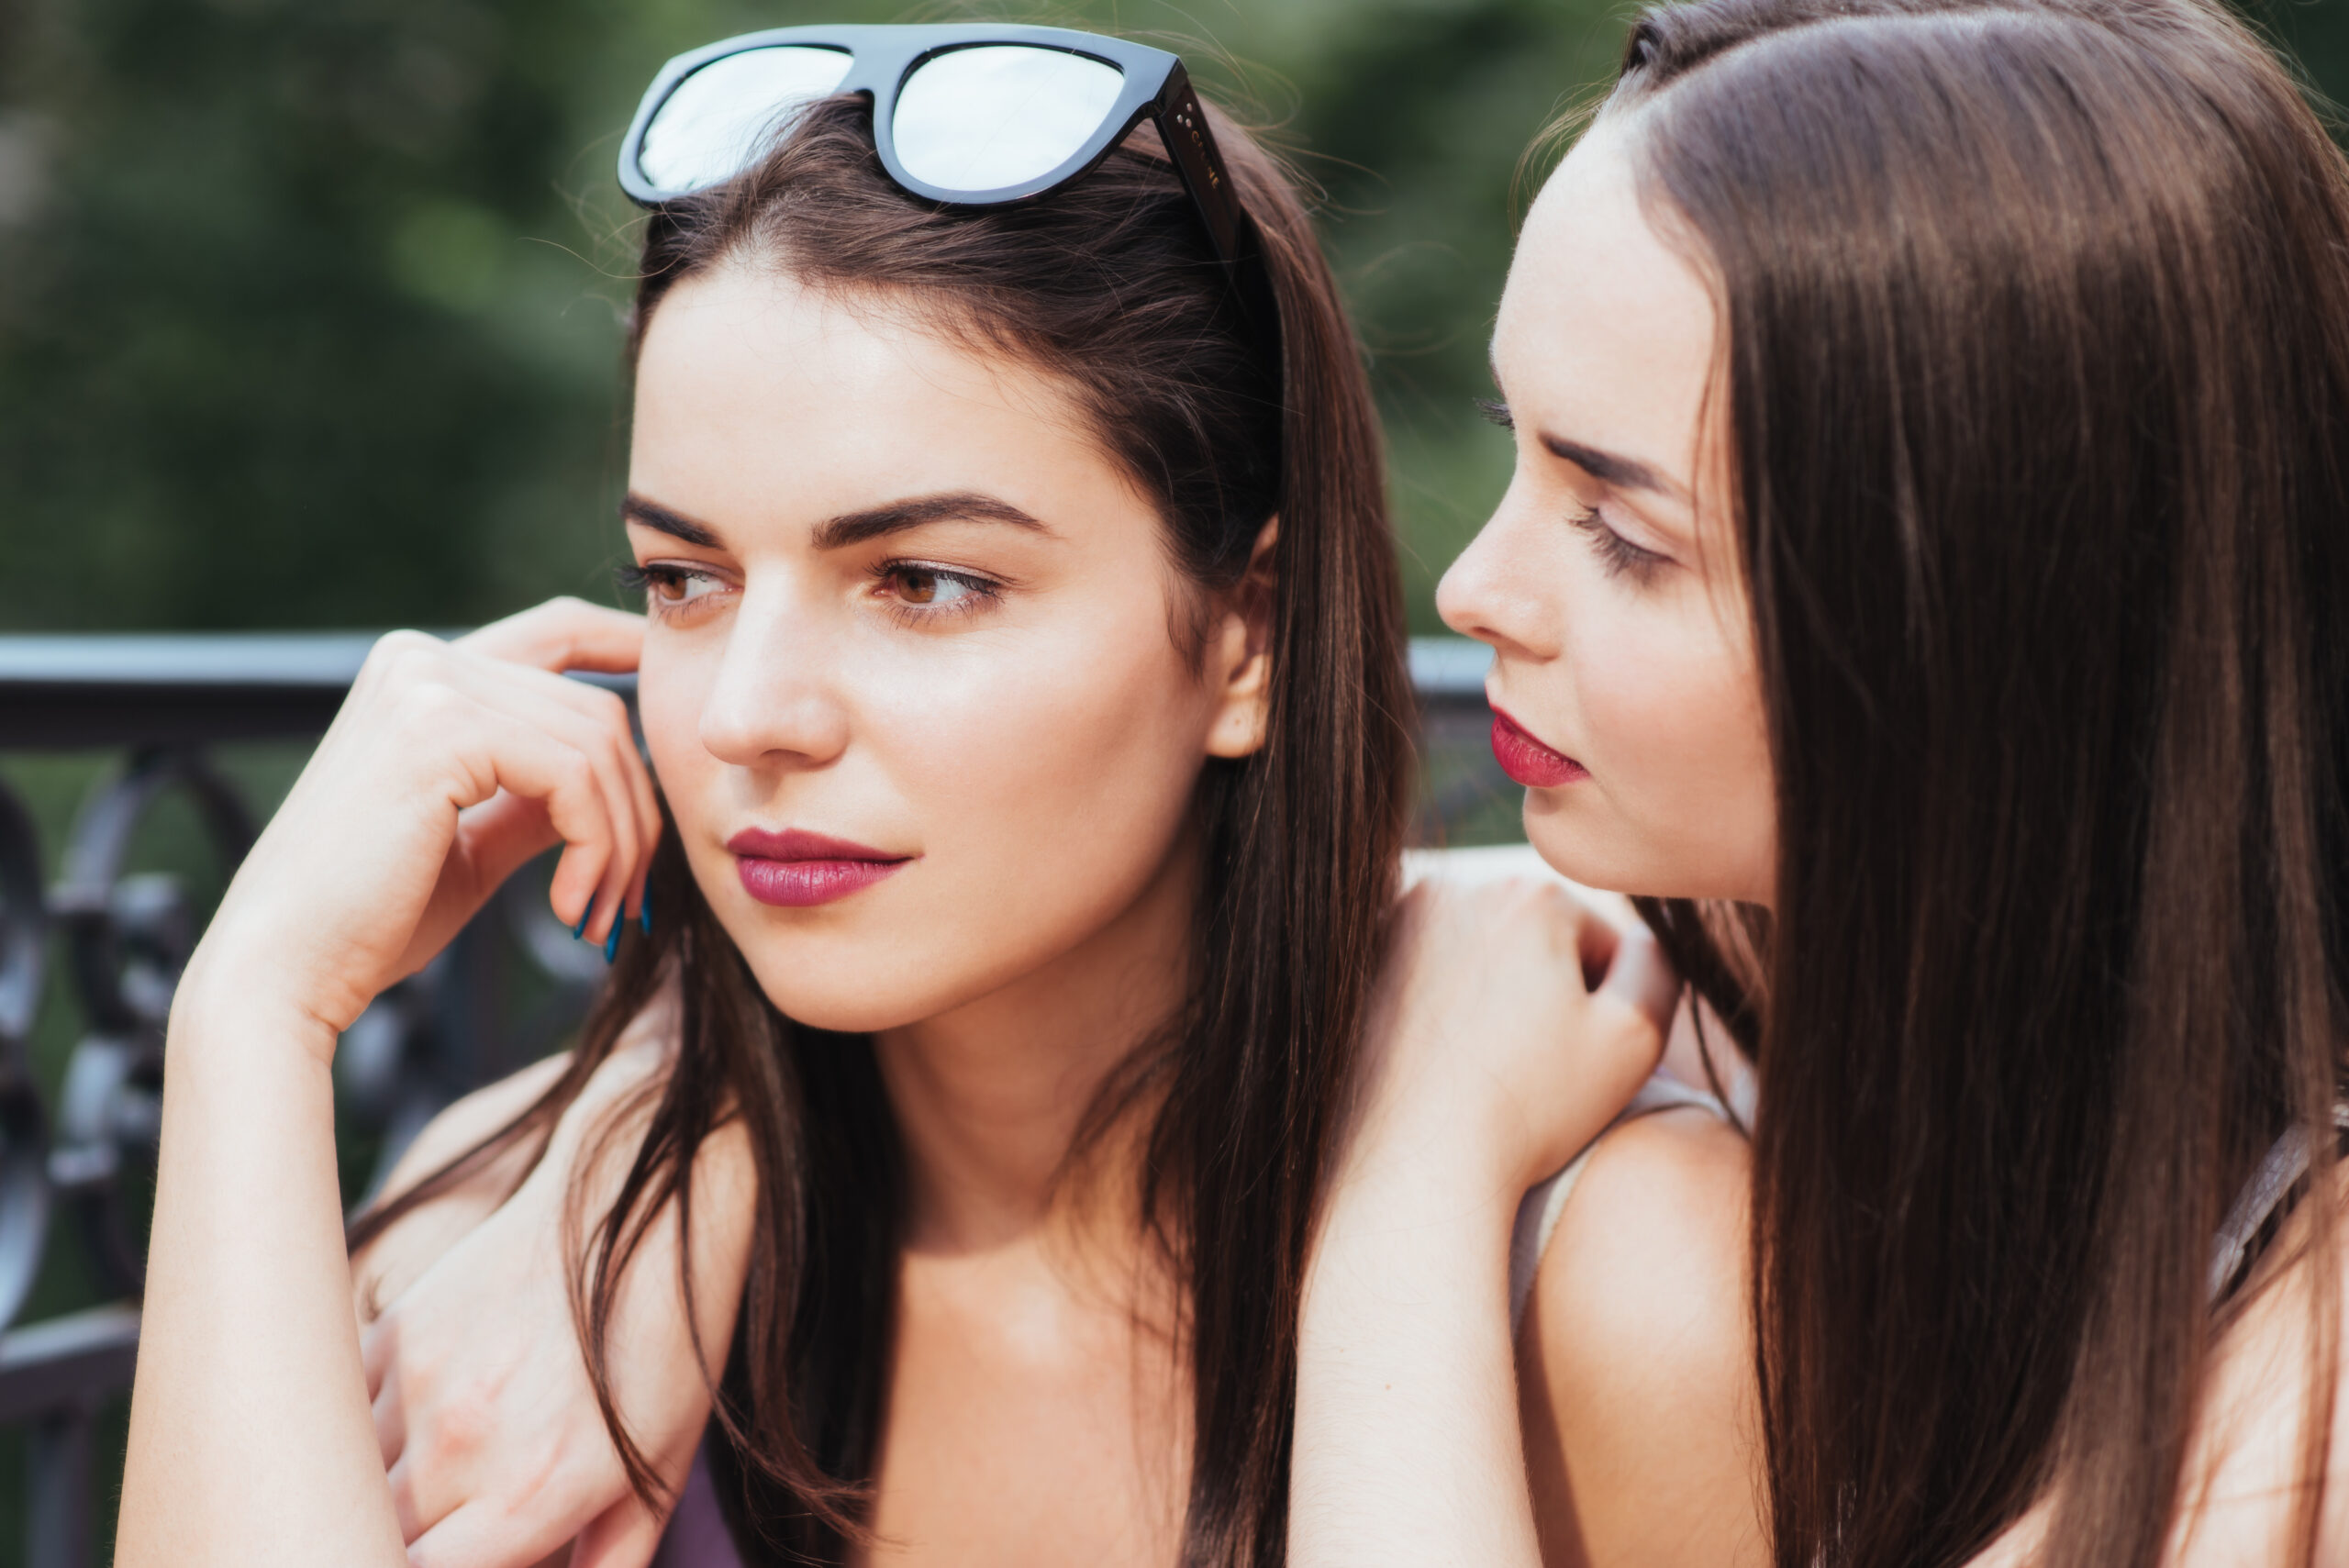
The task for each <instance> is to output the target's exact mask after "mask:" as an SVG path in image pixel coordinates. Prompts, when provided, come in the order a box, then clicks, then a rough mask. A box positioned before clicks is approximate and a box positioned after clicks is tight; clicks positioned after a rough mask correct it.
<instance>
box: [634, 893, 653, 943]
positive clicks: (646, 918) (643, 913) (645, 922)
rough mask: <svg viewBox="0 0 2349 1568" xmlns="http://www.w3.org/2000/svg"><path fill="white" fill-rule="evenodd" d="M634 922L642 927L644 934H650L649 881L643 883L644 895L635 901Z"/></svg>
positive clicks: (650, 894)
mask: <svg viewBox="0 0 2349 1568" xmlns="http://www.w3.org/2000/svg"><path fill="white" fill-rule="evenodd" d="M636 923H637V924H638V925H640V926H641V927H643V928H644V934H645V935H646V936H648V937H649V936H651V934H652V884H651V883H649V882H648V883H646V884H644V896H643V897H642V898H640V899H638V900H637V903H636Z"/></svg>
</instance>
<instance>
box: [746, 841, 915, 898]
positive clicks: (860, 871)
mask: <svg viewBox="0 0 2349 1568" xmlns="http://www.w3.org/2000/svg"><path fill="white" fill-rule="evenodd" d="M726 847H727V848H728V849H729V850H731V851H734V855H735V861H734V866H735V871H736V873H737V874H739V875H740V877H741V879H742V891H743V892H745V893H747V894H749V895H751V897H753V898H755V899H757V900H758V901H759V902H760V903H762V904H772V905H774V906H776V907H778V908H783V909H806V908H809V907H811V906H815V905H818V904H829V903H831V902H833V901H834V900H835V899H841V898H846V897H847V896H848V895H850V894H852V893H857V892H861V891H863V889H865V888H868V887H870V886H872V885H873V884H874V883H876V882H879V881H880V880H881V879H882V878H884V877H885V876H887V875H888V874H889V873H891V872H894V871H896V869H897V868H898V867H899V866H902V865H906V864H907V863H908V862H911V861H912V859H913V857H912V856H911V855H892V854H886V853H884V852H883V851H879V850H875V849H869V848H867V847H866V846H865V845H863V844H852V843H850V842H849V841H848V840H845V839H828V838H826V837H824V835H822V834H821V833H805V832H802V831H800V830H799V829H798V828H789V829H787V830H785V831H784V832H781V833H770V832H768V831H766V830H765V829H764V828H743V829H742V830H741V831H740V833H737V834H735V835H734V836H733V837H732V838H730V839H729V840H726Z"/></svg>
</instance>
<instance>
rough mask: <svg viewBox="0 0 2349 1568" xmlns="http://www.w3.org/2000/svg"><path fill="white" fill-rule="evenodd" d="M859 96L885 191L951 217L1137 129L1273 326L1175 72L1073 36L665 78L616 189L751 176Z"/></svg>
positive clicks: (1225, 185)
mask: <svg viewBox="0 0 2349 1568" xmlns="http://www.w3.org/2000/svg"><path fill="white" fill-rule="evenodd" d="M835 93H863V94H866V95H870V97H871V98H872V100H873V140H874V146H875V147H876V149H877V150H879V152H880V154H881V166H882V168H884V169H885V170H886V171H887V172H888V174H889V177H890V178H891V179H892V180H895V181H896V183H898V184H900V185H902V186H904V187H905V188H906V189H907V190H908V191H911V192H913V193H914V194H915V195H919V196H923V197H926V198H928V199H929V200H930V201H934V202H938V203H941V205H944V206H996V205H998V204H1001V203H1005V202H1017V201H1022V200H1025V199H1027V198H1029V197H1030V196H1036V195H1042V194H1043V193H1044V192H1046V191H1050V190H1052V189H1054V188H1055V187H1057V186H1061V185H1064V184H1067V183H1069V182H1070V181H1072V180H1075V179H1080V178H1082V177H1083V176H1084V175H1085V174H1086V173H1088V172H1091V171H1092V170H1093V169H1094V168H1095V167H1096V166H1097V164H1099V163H1100V161H1101V160H1102V159H1104V158H1106V157H1108V155H1109V150H1110V149H1112V148H1114V147H1116V146H1117V145H1118V144H1119V142H1120V141H1122V140H1124V139H1125V138H1126V136H1127V135H1128V133H1130V131H1132V130H1133V128H1135V127H1136V126H1138V125H1140V124H1141V122H1142V121H1143V120H1145V119H1147V120H1151V121H1153V122H1154V123H1155V124H1156V125H1157V127H1158V135H1159V139H1160V140H1161V141H1163V143H1164V144H1165V147H1166V151H1167V155H1168V156H1169V157H1170V158H1172V159H1173V160H1174V163H1175V170H1176V172H1178V173H1179V174H1180V175H1181V176H1182V180H1183V186H1184V189H1185V190H1186V191H1188V192H1189V193H1190V196H1191V200H1192V202H1193V204H1194V205H1195V206H1197V208H1198V211H1199V216H1200V217H1201V218H1202V219H1203V220H1204V221H1205V223H1206V225H1207V230H1208V238H1209V239H1210V240H1211V241H1212V242H1213V244H1214V246H1215V253H1216V257H1217V259H1218V260H1219V261H1221V262H1222V263H1223V267H1224V271H1225V273H1226V275H1227V276H1228V277H1229V278H1230V280H1231V282H1232V284H1233V287H1234V290H1235V292H1236V293H1237V295H1238V296H1239V298H1240V301H1241V306H1242V307H1243V308H1244V309H1245V310H1246V311H1247V313H1248V315H1249V316H1250V317H1251V318H1252V323H1253V325H1255V327H1256V328H1257V329H1258V330H1259V331H1261V332H1264V333H1266V334H1268V335H1269V334H1271V333H1272V332H1273V331H1274V329H1275V326H1276V323H1277V319H1278V317H1277V316H1276V314H1275V311H1274V308H1273V300H1272V290H1271V284H1270V281H1269V280H1268V279H1267V278H1266V277H1265V275H1264V263H1263V259H1262V257H1261V255H1260V254H1259V253H1258V250H1257V244H1256V235H1255V229H1254V226H1253V224H1252V223H1251V222H1250V220H1249V217H1248V214H1247V210H1246V209H1245V208H1243V207H1242V206H1241V205H1240V198H1239V197H1238V196H1237V195H1234V194H1233V192H1232V189H1231V180H1230V175H1229V174H1228V173H1227V172H1225V169H1224V165H1223V159H1222V157H1221V156H1220V155H1219V153H1218V152H1217V151H1216V145H1215V135H1214V133H1213V132H1212V131H1210V130H1209V129H1208V122H1207V117H1206V116H1205V115H1204V114H1202V113H1201V112H1200V109H1199V99H1198V95H1197V93H1195V92H1193V91H1192V89H1191V79H1190V76H1189V74H1188V72H1186V71H1185V70H1184V69H1183V61H1181V60H1180V59H1179V58H1178V57H1176V56H1175V55H1172V54H1169V53H1167V52H1166V51H1165V50H1157V49H1150V48H1147V47H1146V46H1144V45H1141V44H1137V43H1128V42H1127V41H1126V40H1125V39H1113V38H1104V37H1101V36H1099V35H1098V34H1095V33H1086V32H1078V31H1075V30H1074V29H1072V28H1031V27H1019V26H1009V25H1007V26H991V25H986V24H980V23H941V24H939V25H936V26H931V27H860V26H841V27H807V28H773V29H770V30H768V31H765V32H757V33H744V34H743V35H741V36H740V38H731V39H723V40H721V41H719V42H718V43H714V44H709V45H707V46H705V47H703V48H701V49H697V50H692V51H691V52H690V53H686V54H681V55H679V56H677V57H676V58H675V59H674V60H672V61H669V63H668V64H666V65H664V66H662V68H661V73H660V74H659V75H658V76H655V77H654V78H653V79H652V85H651V87H649V88H647V89H646V90H645V94H644V101H643V102H642V103H641V104H640V105H639V106H637V111H636V118H635V119H634V120H633V121H632V122H630V124H629V128H628V136H627V138H626V139H624V140H623V141H622V142H621V143H620V188H621V189H623V190H625V191H626V192H628V194H629V195H630V196H633V197H634V198H635V199H636V200H637V201H639V202H640V203H642V204H643V205H645V206H659V205H661V204H662V203H663V202H668V201H674V200H676V199H677V198H678V197H681V196H686V195H692V194H693V193H694V192H696V191H701V190H707V188H709V187H710V186H712V185H717V184H721V183H724V182H726V181H728V180H730V179H732V178H733V177H734V176H735V175H737V174H739V173H740V172H742V171H743V170H744V169H746V168H748V167H749V166H750V165H751V163H752V162H753V161H756V160H757V159H758V158H759V156H760V155H761V154H762V153H763V152H764V151H765V150H766V149H767V148H768V147H769V146H771V145H772V144H773V142H774V138H775V136H776V135H777V133H778V132H780V131H781V130H783V129H784V128H785V127H786V126H787V125H788V124H789V123H790V120H791V117H793V116H794V115H796V113H798V112H799V111H800V110H801V109H803V108H805V107H806V106H807V105H808V104H810V103H812V102H814V101H815V100H816V99H818V98H823V97H828V96H829V95H833V94H835Z"/></svg>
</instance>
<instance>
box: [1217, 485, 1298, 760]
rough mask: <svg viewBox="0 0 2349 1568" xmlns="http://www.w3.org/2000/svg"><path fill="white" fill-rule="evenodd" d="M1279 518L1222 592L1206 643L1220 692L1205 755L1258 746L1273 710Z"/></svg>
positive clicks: (1247, 752) (1236, 753) (1235, 753)
mask: <svg viewBox="0 0 2349 1568" xmlns="http://www.w3.org/2000/svg"><path fill="white" fill-rule="evenodd" d="M1280 533H1281V520H1280V519H1279V518H1278V517H1275V518H1273V519H1272V520H1271V521H1269V522H1267V523H1266V524H1265V525H1264V528H1263V529H1262V530H1261V531H1260V532H1259V533H1258V534H1257V535H1256V547H1255V549H1254V550H1251V551H1250V552H1249V555H1248V570H1247V572H1246V573H1244V574H1243V575H1242V576H1241V579H1240V581H1239V583H1238V584H1235V585H1234V586H1233V587H1232V589H1231V592H1230V594H1228V595H1225V597H1224V604H1223V613H1222V615H1221V617H1219V619H1218V620H1217V622H1216V628H1215V633H1214V635H1213V636H1212V637H1211V638H1210V639H1208V667H1207V677H1208V680H1209V681H1211V682H1213V683H1214V684H1215V686H1216V688H1217V689H1218V690H1219V691H1220V692H1221V693H1222V702H1221V705H1220V706H1219V707H1218V708H1217V710H1216V716H1215V721H1214V722H1213V723H1212V724H1210V725H1209V726H1208V756H1210V757H1246V756H1251V755H1252V754H1254V753H1255V752H1257V751H1261V750H1263V748H1264V730H1265V728H1266V726H1267V725H1268V724H1269V723H1270V722H1271V718H1272V708H1273V603H1274V598H1273V596H1274V591H1275V587H1276V585H1277V584H1278V581H1279V574H1278V572H1277V570H1276V568H1275V565H1274V562H1273V549H1274V546H1275V545H1276V544H1278V543H1279V541H1280Z"/></svg>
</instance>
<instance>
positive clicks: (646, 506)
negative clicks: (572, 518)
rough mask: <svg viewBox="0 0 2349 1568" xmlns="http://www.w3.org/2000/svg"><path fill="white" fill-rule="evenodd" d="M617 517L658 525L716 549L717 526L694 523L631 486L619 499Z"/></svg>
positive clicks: (675, 536)
mask: <svg viewBox="0 0 2349 1568" xmlns="http://www.w3.org/2000/svg"><path fill="white" fill-rule="evenodd" d="M620 520H621V521H622V522H628V523H641V524H643V525H644V526H645V527H646V528H658V529H659V530H660V531H661V532H662V533H664V534H667V535H669V536H670V537H671V538H673V539H683V540H684V541H685V543H687V544H691V545H699V546H700V547H701V548H702V549H704V550H717V549H719V548H720V546H719V544H718V530H717V529H715V528H711V527H709V525H707V523H697V522H696V521H694V520H693V519H692V518H691V517H686V516H685V514H684V513H682V512H673V511H671V510H670V509H669V508H668V507H666V506H662V505H661V503H660V502H658V501H648V500H646V499H645V498H644V497H643V496H641V495H638V494H637V493H636V492H635V491H633V490H631V491H629V494H628V498H627V499H626V500H624V501H622V502H621V503H620Z"/></svg>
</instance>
